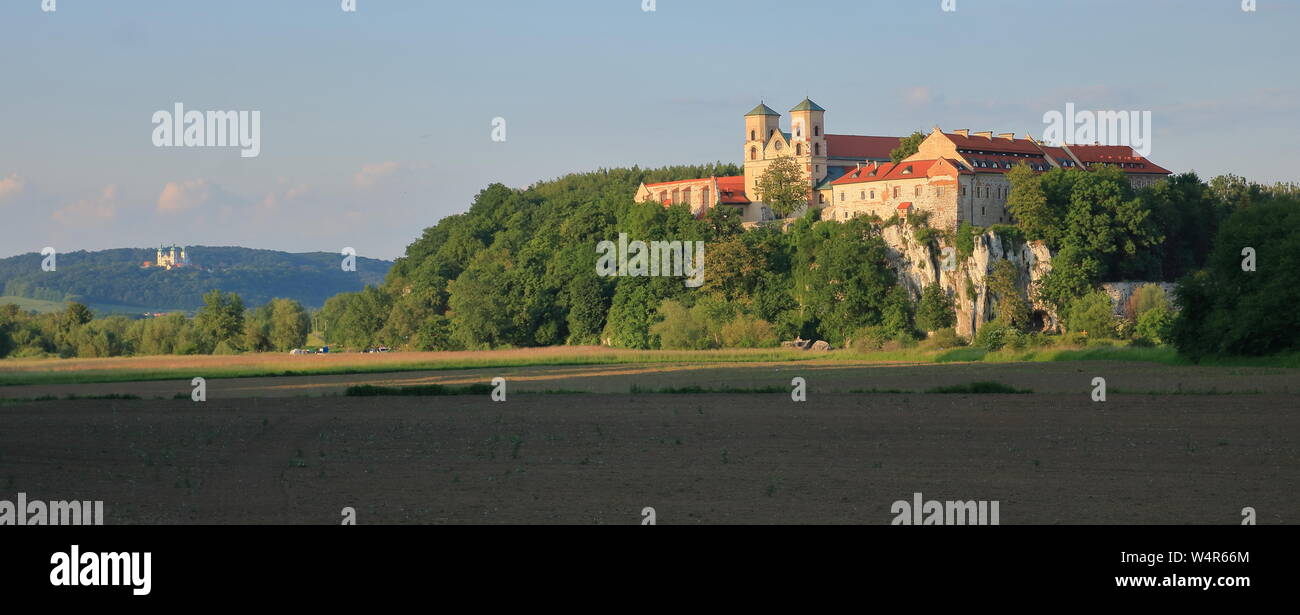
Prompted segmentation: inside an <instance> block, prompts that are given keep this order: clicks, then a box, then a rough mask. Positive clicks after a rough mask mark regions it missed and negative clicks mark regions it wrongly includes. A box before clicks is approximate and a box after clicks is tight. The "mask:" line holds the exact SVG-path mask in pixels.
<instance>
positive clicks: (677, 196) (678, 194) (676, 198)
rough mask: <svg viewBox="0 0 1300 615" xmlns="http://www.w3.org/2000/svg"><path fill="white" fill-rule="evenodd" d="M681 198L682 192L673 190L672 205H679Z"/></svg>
mask: <svg viewBox="0 0 1300 615" xmlns="http://www.w3.org/2000/svg"><path fill="white" fill-rule="evenodd" d="M681 197H682V192H681V191H680V190H673V200H672V202H673V203H680V202H681Z"/></svg>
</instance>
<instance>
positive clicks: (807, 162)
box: [790, 98, 827, 186]
mask: <svg viewBox="0 0 1300 615" xmlns="http://www.w3.org/2000/svg"><path fill="white" fill-rule="evenodd" d="M790 139H791V140H792V141H793V143H792V144H791V145H792V146H793V147H794V155H795V160H797V161H798V162H799V164H800V165H802V166H803V167H804V170H805V172H806V173H807V174H808V178H809V182H810V183H811V185H813V186H816V185H817V184H818V183H819V182H821V180H822V179H824V178H825V177H826V156H827V152H826V110H825V109H823V108H822V107H821V105H818V104H817V103H815V102H813V101H812V100H811V99H808V98H805V99H803V102H801V103H799V104H798V105H795V107H794V108H793V109H791V110H790Z"/></svg>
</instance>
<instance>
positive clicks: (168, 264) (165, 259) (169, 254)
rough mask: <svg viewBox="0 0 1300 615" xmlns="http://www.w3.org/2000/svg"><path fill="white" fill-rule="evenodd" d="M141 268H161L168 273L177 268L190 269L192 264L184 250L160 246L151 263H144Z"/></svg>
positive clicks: (176, 247) (182, 248)
mask: <svg viewBox="0 0 1300 615" xmlns="http://www.w3.org/2000/svg"><path fill="white" fill-rule="evenodd" d="M142 266H143V267H145V268H149V267H162V268H163V269H167V270H169V271H170V270H172V269H176V268H178V267H190V266H192V264H191V263H190V255H189V254H187V253H186V252H185V248H184V247H178V246H175V245H173V246H171V247H170V248H168V247H165V246H160V247H159V248H158V253H157V256H156V257H155V258H154V260H153V262H150V261H145V262H144V264H143V265H142Z"/></svg>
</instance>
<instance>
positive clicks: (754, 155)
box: [749, 147, 758, 160]
mask: <svg viewBox="0 0 1300 615" xmlns="http://www.w3.org/2000/svg"><path fill="white" fill-rule="evenodd" d="M749 159H750V160H758V148H757V147H751V148H749Z"/></svg>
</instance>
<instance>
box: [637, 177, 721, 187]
mask: <svg viewBox="0 0 1300 615" xmlns="http://www.w3.org/2000/svg"><path fill="white" fill-rule="evenodd" d="M719 179H721V178H719ZM706 181H709V178H708V177H700V178H696V179H678V180H674V181H670V182H658V183H654V184H646V185H645V187H646V188H654V187H657V186H671V185H673V184H687V183H691V182H706Z"/></svg>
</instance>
